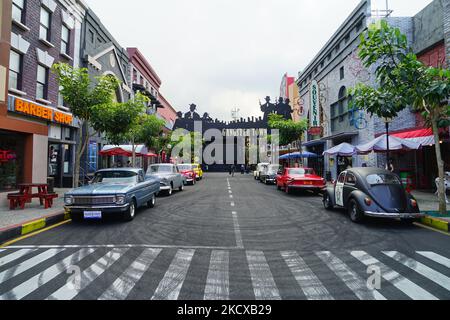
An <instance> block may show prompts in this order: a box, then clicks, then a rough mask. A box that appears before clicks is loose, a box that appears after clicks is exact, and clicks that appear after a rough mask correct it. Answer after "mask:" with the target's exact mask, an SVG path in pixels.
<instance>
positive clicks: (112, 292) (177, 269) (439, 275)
mask: <svg viewBox="0 0 450 320" xmlns="http://www.w3.org/2000/svg"><path fill="white" fill-rule="evenodd" d="M368 268H378V270H379V271H380V273H379V277H380V284H379V287H376V288H373V287H372V286H371V285H370V284H369V282H370V281H369V277H371V276H373V273H371V272H369V269H368ZM199 288H201V290H199ZM199 291H200V292H199ZM187 297H188V298H189V299H192V300H197V299H198V300H200V299H204V300H239V299H242V300H248V299H257V300H281V299H302V300H303V299H306V300H339V299H355V300H357V299H359V300H387V299H402V300H403V299H413V300H438V299H440V300H442V299H444V300H448V299H450V259H449V258H448V257H447V256H445V254H439V253H436V252H428V251H417V252H399V251H375V252H374V251H370V252H366V251H336V252H334V251H333V252H331V251H320V252H297V251H294V250H291V251H258V250H248V251H246V250H241V249H236V250H231V249H230V250H224V249H204V248H202V249H197V248H192V249H189V248H168V247H164V248H156V247H145V246H142V247H134V246H122V247H120V246H118V247H112V246H105V247H101V246H95V247H94V246H93V247H88V246H87V247H76V246H72V247H52V248H39V247H36V248H6V249H2V250H0V300H20V299H33V300H37V299H42V300H44V299H47V300H72V299H99V300H125V299H151V300H177V299H186V298H187Z"/></svg>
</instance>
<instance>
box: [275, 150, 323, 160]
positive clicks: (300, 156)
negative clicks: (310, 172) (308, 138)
mask: <svg viewBox="0 0 450 320" xmlns="http://www.w3.org/2000/svg"><path fill="white" fill-rule="evenodd" d="M318 157H319V156H318V155H317V154H315V153H311V152H307V151H306V152H302V153H300V152H294V153H288V154H285V155H284V156H281V157H280V160H289V159H303V158H305V159H308V158H318Z"/></svg>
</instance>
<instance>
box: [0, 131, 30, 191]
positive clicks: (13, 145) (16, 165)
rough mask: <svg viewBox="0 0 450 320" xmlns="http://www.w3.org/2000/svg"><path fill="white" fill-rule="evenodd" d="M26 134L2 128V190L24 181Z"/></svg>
mask: <svg viewBox="0 0 450 320" xmlns="http://www.w3.org/2000/svg"><path fill="white" fill-rule="evenodd" d="M24 157H25V136H24V135H21V134H16V133H13V132H10V131H1V130H0V192H2V191H10V190H15V189H17V184H20V183H23V182H24V181H23V178H24V159H25V158H24Z"/></svg>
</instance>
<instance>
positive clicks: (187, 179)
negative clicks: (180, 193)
mask: <svg viewBox="0 0 450 320" xmlns="http://www.w3.org/2000/svg"><path fill="white" fill-rule="evenodd" d="M194 180H195V179H194V178H186V182H194Z"/></svg>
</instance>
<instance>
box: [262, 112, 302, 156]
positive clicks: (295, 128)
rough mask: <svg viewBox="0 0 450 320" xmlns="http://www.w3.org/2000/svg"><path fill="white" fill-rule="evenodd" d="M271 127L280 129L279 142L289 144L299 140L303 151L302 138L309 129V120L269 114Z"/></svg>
mask: <svg viewBox="0 0 450 320" xmlns="http://www.w3.org/2000/svg"><path fill="white" fill-rule="evenodd" d="M269 128H271V129H277V130H278V131H279V134H280V137H279V143H280V145H282V146H287V145H289V144H291V143H293V142H297V143H298V145H299V146H300V150H299V151H300V152H302V140H303V135H304V133H305V131H306V130H307V129H308V121H307V120H306V119H303V120H301V121H299V122H295V121H293V120H285V119H284V117H283V116H281V115H278V114H271V115H269Z"/></svg>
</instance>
